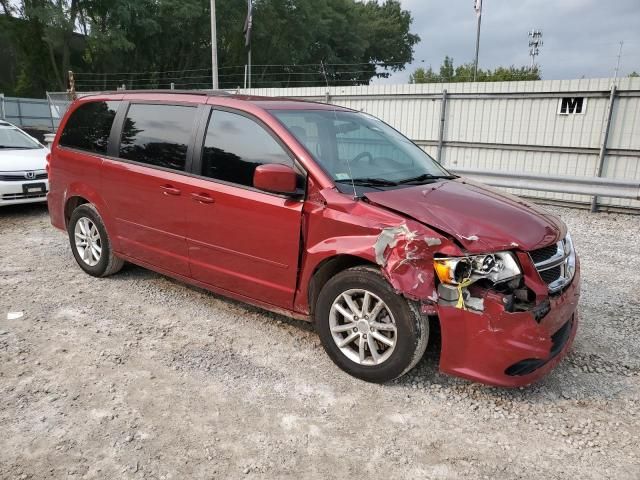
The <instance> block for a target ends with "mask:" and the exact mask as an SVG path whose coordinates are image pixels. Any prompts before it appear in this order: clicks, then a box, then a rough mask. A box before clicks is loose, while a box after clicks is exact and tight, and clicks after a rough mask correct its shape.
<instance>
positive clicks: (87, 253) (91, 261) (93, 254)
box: [74, 217, 102, 267]
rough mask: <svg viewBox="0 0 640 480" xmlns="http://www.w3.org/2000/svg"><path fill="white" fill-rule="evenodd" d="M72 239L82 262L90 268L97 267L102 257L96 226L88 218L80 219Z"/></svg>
mask: <svg viewBox="0 0 640 480" xmlns="http://www.w3.org/2000/svg"><path fill="white" fill-rule="evenodd" d="M74 238H75V243H76V250H77V251H78V255H79V256H80V258H81V259H82V261H83V262H84V263H86V264H87V265H89V266H90V267H93V266H95V265H97V264H98V262H99V261H100V257H101V255H102V239H101V238H100V232H99V231H98V227H96V224H95V223H93V221H92V220H91V219H90V218H87V217H80V218H79V219H78V221H77V222H76V226H75V229H74Z"/></svg>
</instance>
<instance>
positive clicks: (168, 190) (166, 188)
mask: <svg viewBox="0 0 640 480" xmlns="http://www.w3.org/2000/svg"><path fill="white" fill-rule="evenodd" d="M160 188H161V189H162V193H164V194H165V195H180V193H181V192H180V190H178V189H177V188H174V187H172V186H171V185H163V186H161V187H160Z"/></svg>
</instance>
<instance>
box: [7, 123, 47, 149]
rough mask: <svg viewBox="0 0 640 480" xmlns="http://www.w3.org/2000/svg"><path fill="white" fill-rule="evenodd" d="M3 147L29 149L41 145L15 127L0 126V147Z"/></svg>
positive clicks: (40, 146)
mask: <svg viewBox="0 0 640 480" xmlns="http://www.w3.org/2000/svg"><path fill="white" fill-rule="evenodd" d="M3 148H6V149H13V148H15V149H22V150H26V149H29V150H30V149H34V148H42V145H40V144H39V143H38V142H36V141H35V140H33V139H32V138H31V137H29V136H28V135H27V134H25V133H24V132H22V131H20V130H18V129H17V128H14V127H0V149H3Z"/></svg>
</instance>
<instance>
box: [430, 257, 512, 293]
mask: <svg viewBox="0 0 640 480" xmlns="http://www.w3.org/2000/svg"><path fill="white" fill-rule="evenodd" d="M433 264H434V267H435V270H436V274H437V275H438V278H439V279H440V281H441V282H442V283H444V284H447V285H456V286H458V285H469V284H470V283H473V282H475V281H477V280H481V279H485V278H486V279H487V280H490V281H491V282H493V283H500V282H505V281H507V280H511V279H512V278H514V277H517V276H518V275H520V274H521V273H522V270H520V266H519V265H518V262H517V261H516V259H515V257H514V255H513V253H511V252H498V253H490V254H487V255H472V256H468V257H449V258H435V259H434V260H433Z"/></svg>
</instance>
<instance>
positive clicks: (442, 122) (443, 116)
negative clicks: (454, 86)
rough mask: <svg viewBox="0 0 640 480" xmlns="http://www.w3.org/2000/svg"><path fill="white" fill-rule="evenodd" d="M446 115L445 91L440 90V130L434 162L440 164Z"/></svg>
mask: <svg viewBox="0 0 640 480" xmlns="http://www.w3.org/2000/svg"><path fill="white" fill-rule="evenodd" d="M446 113H447V90H446V89H444V90H442V100H441V101H440V129H439V131H438V154H437V155H436V160H437V161H438V163H442V147H443V145H444V127H445V122H446Z"/></svg>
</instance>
